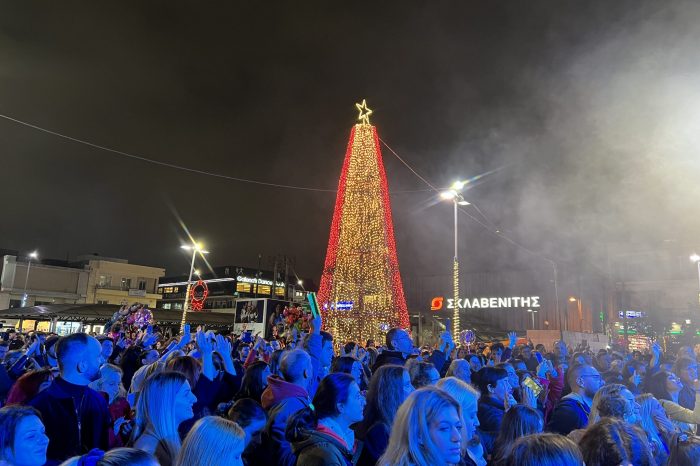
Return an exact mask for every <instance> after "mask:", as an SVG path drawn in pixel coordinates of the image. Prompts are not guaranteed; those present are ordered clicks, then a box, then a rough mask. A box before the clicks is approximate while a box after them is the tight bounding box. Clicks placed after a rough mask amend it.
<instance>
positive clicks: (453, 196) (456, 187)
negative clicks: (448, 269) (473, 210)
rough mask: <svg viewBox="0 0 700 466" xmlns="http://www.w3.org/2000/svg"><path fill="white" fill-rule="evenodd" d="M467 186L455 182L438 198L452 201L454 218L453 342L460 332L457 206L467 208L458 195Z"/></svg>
mask: <svg viewBox="0 0 700 466" xmlns="http://www.w3.org/2000/svg"><path fill="white" fill-rule="evenodd" d="M465 184H467V182H466V181H455V182H454V183H452V186H450V189H449V190H448V191H443V192H441V193H440V197H442V198H443V199H446V200H450V201H452V204H453V205H454V217H455V219H454V220H455V254H454V258H453V261H452V292H453V295H454V309H453V310H452V334H453V338H454V341H459V332H460V331H461V330H462V329H461V326H460V322H459V311H460V310H459V243H458V241H457V238H458V237H459V235H458V225H459V218H458V216H457V214H458V211H459V206H467V205H469V202H467V201H466V200H464V197H463V196H462V195H461V194H460V191H461V190H462V188H464V185H465Z"/></svg>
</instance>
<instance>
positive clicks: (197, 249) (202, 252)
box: [180, 243, 209, 254]
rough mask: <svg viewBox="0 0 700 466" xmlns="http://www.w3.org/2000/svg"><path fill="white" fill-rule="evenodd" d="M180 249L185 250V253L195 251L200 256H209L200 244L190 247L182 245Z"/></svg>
mask: <svg viewBox="0 0 700 466" xmlns="http://www.w3.org/2000/svg"><path fill="white" fill-rule="evenodd" d="M180 247H181V248H182V249H185V250H187V251H197V252H198V253H200V254H209V251H205V250H204V245H203V244H202V243H193V244H192V245H191V246H190V245H187V244H183V245H182V246H180Z"/></svg>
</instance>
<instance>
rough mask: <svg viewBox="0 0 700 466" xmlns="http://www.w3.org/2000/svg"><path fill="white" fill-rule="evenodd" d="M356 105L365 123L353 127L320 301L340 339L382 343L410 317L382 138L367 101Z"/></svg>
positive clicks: (327, 324)
mask: <svg viewBox="0 0 700 466" xmlns="http://www.w3.org/2000/svg"><path fill="white" fill-rule="evenodd" d="M356 106H357V108H358V110H359V112H360V116H359V118H358V119H359V120H360V121H361V123H359V124H356V125H355V126H354V127H353V128H352V130H351V131H350V141H349V142H348V148H347V152H346V153H345V161H344V163H343V169H342V172H341V174H340V182H339V183H338V194H337V197H336V201H335V211H334V212H333V223H332V225H331V233H330V239H329V240H328V251H327V252H326V262H325V265H324V268H323V275H322V276H321V287H320V289H319V292H318V302H319V305H320V307H321V312H322V314H323V322H324V329H325V330H327V331H329V332H331V333H332V334H333V335H334V336H335V337H336V338H337V341H338V342H340V343H345V342H347V341H358V342H363V343H364V342H365V341H366V340H367V339H369V338H373V339H375V340H376V341H377V342H378V343H379V342H382V341H383V335H384V333H386V330H387V329H388V328H391V327H401V328H408V327H409V320H408V311H407V309H406V299H405V298H404V294H403V285H402V283H401V275H400V274H399V263H398V259H397V257H396V244H395V241H394V225H393V221H392V218H391V206H390V203H389V189H388V186H387V181H386V173H385V172H384V163H383V162H382V154H381V151H380V150H379V137H378V136H377V130H376V128H375V127H374V126H372V125H370V123H369V116H370V115H371V113H372V110H370V109H369V108H367V103H366V102H365V101H364V100H363V101H362V104H356Z"/></svg>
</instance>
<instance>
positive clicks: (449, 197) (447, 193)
mask: <svg viewBox="0 0 700 466" xmlns="http://www.w3.org/2000/svg"><path fill="white" fill-rule="evenodd" d="M456 196H457V193H456V192H455V191H454V190H452V189H451V190H449V191H443V192H441V193H440V197H441V198H443V199H445V200H452V199H454V198H455V197H456Z"/></svg>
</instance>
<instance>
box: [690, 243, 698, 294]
mask: <svg viewBox="0 0 700 466" xmlns="http://www.w3.org/2000/svg"><path fill="white" fill-rule="evenodd" d="M690 260H691V261H693V262H695V263H696V264H697V266H698V303H697V304H698V305H700V255H698V254H693V255H692V256H690Z"/></svg>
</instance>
